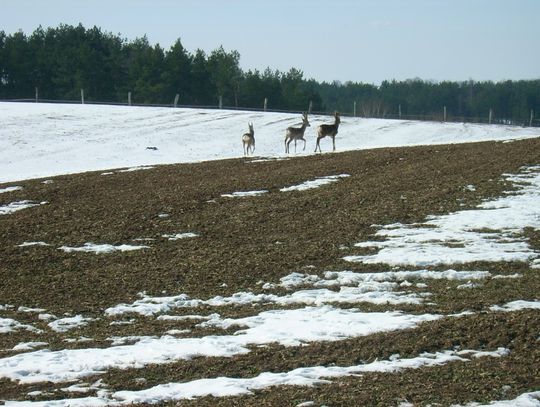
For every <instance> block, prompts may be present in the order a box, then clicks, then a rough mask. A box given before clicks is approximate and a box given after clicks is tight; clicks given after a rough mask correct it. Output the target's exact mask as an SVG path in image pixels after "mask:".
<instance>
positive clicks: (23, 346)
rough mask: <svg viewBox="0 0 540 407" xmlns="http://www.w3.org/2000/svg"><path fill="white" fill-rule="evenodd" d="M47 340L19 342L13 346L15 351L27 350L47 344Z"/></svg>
mask: <svg viewBox="0 0 540 407" xmlns="http://www.w3.org/2000/svg"><path fill="white" fill-rule="evenodd" d="M47 345H48V342H21V343H18V344H17V345H15V346H14V347H13V350H16V351H29V350H34V349H35V348H39V347H41V346H47Z"/></svg>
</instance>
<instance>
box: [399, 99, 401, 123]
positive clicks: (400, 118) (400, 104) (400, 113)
mask: <svg viewBox="0 0 540 407" xmlns="http://www.w3.org/2000/svg"><path fill="white" fill-rule="evenodd" d="M398 113H399V120H401V103H400V104H399V106H398Z"/></svg>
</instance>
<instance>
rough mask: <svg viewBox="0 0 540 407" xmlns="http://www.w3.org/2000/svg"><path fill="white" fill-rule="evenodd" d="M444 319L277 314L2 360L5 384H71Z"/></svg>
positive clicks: (329, 310) (315, 311)
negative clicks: (200, 331)
mask: <svg viewBox="0 0 540 407" xmlns="http://www.w3.org/2000/svg"><path fill="white" fill-rule="evenodd" d="M439 318H440V316H439V315H431V314H424V315H412V314H405V313H402V312H399V311H394V312H374V313H366V312H359V311H358V310H355V309H339V308H334V307H331V306H322V307H305V308H301V309H295V310H273V311H266V312H262V313H259V314H258V315H255V316H251V317H245V318H239V319H233V318H226V319H221V318H219V317H217V316H216V317H214V318H213V319H211V320H209V321H207V322H205V323H204V324H208V325H211V326H214V327H221V328H224V329H225V328H227V327H232V326H242V327H247V328H245V329H242V330H240V331H238V332H236V333H235V334H234V335H220V336H204V337H201V338H175V337H172V336H169V335H166V336H162V337H160V338H157V339H155V338H144V339H141V340H140V341H138V342H137V343H135V344H131V345H121V346H114V347H110V348H87V349H63V350H59V351H47V350H40V351H36V352H30V353H24V354H20V355H15V356H11V357H7V358H3V359H0V378H2V377H5V378H9V379H11V380H16V381H19V382H20V383H37V382H43V381H50V382H66V381H70V380H76V379H80V378H84V377H86V376H89V375H93V374H98V373H100V372H103V371H105V370H107V369H113V368H118V369H125V368H142V367H144V366H146V365H149V364H163V363H171V362H173V361H175V360H181V359H187V360H189V359H192V358H194V357H201V356H204V357H211V356H220V357H231V356H234V355H239V354H245V353H248V352H249V349H248V346H250V345H265V344H270V343H277V344H279V345H283V346H298V345H301V344H304V343H307V342H311V341H338V340H343V339H345V338H352V337H356V336H364V335H369V334H372V333H377V332H388V331H393V330H401V329H408V328H414V327H415V326H417V325H418V324H420V323H422V322H425V321H433V320H436V319H439Z"/></svg>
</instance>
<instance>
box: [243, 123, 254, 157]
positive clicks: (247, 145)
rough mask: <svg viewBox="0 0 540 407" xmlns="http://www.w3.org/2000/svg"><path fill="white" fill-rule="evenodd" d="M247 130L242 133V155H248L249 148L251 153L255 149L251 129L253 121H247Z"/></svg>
mask: <svg viewBox="0 0 540 407" xmlns="http://www.w3.org/2000/svg"><path fill="white" fill-rule="evenodd" d="M248 126H249V132H248V133H244V134H243V135H242V145H243V147H244V156H246V155H249V150H250V149H251V154H253V152H254V151H255V131H254V130H253V123H248Z"/></svg>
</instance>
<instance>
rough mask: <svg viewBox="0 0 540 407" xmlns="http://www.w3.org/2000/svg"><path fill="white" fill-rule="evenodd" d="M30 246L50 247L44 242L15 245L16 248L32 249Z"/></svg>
mask: <svg viewBox="0 0 540 407" xmlns="http://www.w3.org/2000/svg"><path fill="white" fill-rule="evenodd" d="M32 246H50V244H48V243H45V242H23V243H21V244H19V245H17V247H32Z"/></svg>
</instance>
